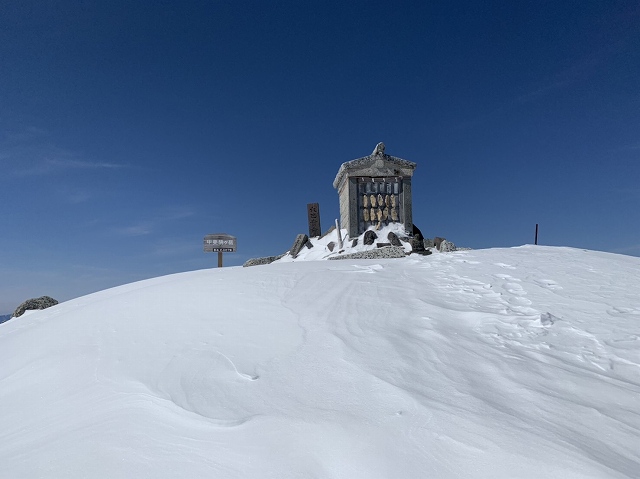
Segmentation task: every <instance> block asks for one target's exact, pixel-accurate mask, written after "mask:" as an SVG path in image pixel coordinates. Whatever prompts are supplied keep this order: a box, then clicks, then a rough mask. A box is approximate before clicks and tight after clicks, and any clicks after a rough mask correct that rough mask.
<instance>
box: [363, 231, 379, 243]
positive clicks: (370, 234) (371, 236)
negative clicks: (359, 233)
mask: <svg viewBox="0 0 640 479" xmlns="http://www.w3.org/2000/svg"><path fill="white" fill-rule="evenodd" d="M377 238H378V235H377V234H375V232H374V231H372V230H367V231H365V232H364V244H366V245H367V246H370V245H372V244H373V242H374V241H375V240H376V239H377Z"/></svg>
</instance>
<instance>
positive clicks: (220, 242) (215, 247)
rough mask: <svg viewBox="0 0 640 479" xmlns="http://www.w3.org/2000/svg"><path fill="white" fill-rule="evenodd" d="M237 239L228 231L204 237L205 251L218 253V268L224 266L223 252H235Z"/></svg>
mask: <svg viewBox="0 0 640 479" xmlns="http://www.w3.org/2000/svg"><path fill="white" fill-rule="evenodd" d="M236 250H237V240H236V237H235V236H231V235H228V234H226V233H216V234H211V235H207V236H205V237H204V252H205V253H218V268H222V253H235V252H236Z"/></svg>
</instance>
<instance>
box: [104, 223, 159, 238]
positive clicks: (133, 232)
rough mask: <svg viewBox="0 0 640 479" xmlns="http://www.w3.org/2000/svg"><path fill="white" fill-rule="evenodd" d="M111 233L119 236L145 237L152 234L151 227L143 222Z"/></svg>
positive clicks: (116, 229)
mask: <svg viewBox="0 0 640 479" xmlns="http://www.w3.org/2000/svg"><path fill="white" fill-rule="evenodd" d="M113 231H114V233H116V234H118V235H120V236H145V235H148V234H151V233H153V225H152V224H151V223H147V222H145V223H140V224H137V225H131V226H125V227H122V228H114V230H113Z"/></svg>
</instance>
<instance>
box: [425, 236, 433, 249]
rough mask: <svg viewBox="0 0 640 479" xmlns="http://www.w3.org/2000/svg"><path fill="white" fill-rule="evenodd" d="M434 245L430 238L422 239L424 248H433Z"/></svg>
mask: <svg viewBox="0 0 640 479" xmlns="http://www.w3.org/2000/svg"><path fill="white" fill-rule="evenodd" d="M434 246H435V245H434V244H433V240H432V239H431V238H425V239H424V247H425V248H433V247H434Z"/></svg>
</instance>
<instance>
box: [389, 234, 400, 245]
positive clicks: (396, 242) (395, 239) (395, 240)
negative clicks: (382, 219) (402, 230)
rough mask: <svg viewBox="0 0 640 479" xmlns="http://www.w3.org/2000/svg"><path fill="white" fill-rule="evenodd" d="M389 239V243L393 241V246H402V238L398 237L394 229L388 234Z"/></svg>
mask: <svg viewBox="0 0 640 479" xmlns="http://www.w3.org/2000/svg"><path fill="white" fill-rule="evenodd" d="M387 239H388V240H389V243H391V244H392V245H393V246H402V243H400V239H399V238H398V235H396V234H395V233H394V232H393V231H389V234H388V235H387Z"/></svg>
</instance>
